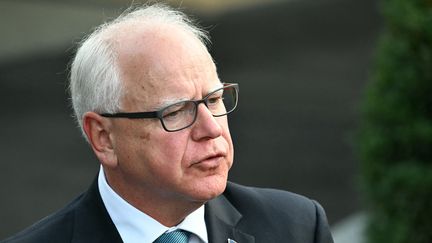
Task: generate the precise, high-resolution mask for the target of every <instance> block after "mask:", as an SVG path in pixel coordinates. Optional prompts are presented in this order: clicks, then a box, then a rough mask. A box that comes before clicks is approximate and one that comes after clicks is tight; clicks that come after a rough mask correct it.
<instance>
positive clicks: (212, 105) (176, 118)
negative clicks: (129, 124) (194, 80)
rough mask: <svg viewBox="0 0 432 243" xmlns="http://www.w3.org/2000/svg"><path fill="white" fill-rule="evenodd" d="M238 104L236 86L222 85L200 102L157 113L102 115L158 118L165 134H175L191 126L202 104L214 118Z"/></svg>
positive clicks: (177, 105) (106, 115)
mask: <svg viewBox="0 0 432 243" xmlns="http://www.w3.org/2000/svg"><path fill="white" fill-rule="evenodd" d="M237 102H238V84H234V83H224V84H223V87H222V88H219V89H217V90H215V91H213V92H211V93H209V94H207V95H206V96H205V97H204V98H203V99H201V100H185V101H180V102H177V103H174V104H171V105H169V106H167V107H164V108H162V109H160V110H158V111H149V112H120V113H103V114H100V115H101V116H103V117H110V118H129V119H143V118H158V119H159V120H160V121H161V123H162V126H163V128H164V129H165V130H166V131H167V132H175V131H179V130H182V129H185V128H187V127H190V126H192V124H193V123H194V122H195V121H196V118H197V110H198V105H199V104H201V103H204V104H205V106H206V107H207V108H208V109H209V111H210V112H211V113H212V115H213V116H214V117H220V116H224V115H227V114H229V113H231V112H232V111H234V110H235V108H236V107H237Z"/></svg>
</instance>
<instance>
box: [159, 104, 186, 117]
mask: <svg viewBox="0 0 432 243" xmlns="http://www.w3.org/2000/svg"><path fill="white" fill-rule="evenodd" d="M187 110H188V108H187V105H186V103H184V102H182V103H178V104H174V105H171V106H169V107H167V108H166V109H165V110H164V111H163V114H162V118H163V119H167V120H173V119H177V118H179V117H182V116H183V115H184V113H185V112H186V111H187Z"/></svg>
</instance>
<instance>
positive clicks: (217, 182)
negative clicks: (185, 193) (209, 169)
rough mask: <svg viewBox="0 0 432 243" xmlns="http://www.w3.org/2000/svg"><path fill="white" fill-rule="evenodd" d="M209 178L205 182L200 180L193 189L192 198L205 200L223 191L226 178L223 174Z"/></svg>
mask: <svg viewBox="0 0 432 243" xmlns="http://www.w3.org/2000/svg"><path fill="white" fill-rule="evenodd" d="M206 179H210V180H208V181H206V182H201V183H199V185H197V187H196V188H195V190H194V191H193V194H194V195H193V196H192V197H193V198H194V199H195V200H196V201H199V202H207V201H209V200H211V199H213V198H215V197H217V196H219V195H220V194H222V193H223V192H224V191H225V188H226V184H227V179H226V177H224V176H219V177H218V178H206Z"/></svg>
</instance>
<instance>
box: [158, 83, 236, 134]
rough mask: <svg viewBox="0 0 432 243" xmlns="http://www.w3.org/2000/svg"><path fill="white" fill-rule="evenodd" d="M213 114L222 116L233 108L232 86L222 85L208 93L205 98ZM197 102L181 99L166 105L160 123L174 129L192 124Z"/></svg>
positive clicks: (233, 90)
mask: <svg viewBox="0 0 432 243" xmlns="http://www.w3.org/2000/svg"><path fill="white" fill-rule="evenodd" d="M204 103H205V104H206V106H207V108H208V109H209V111H210V112H211V113H212V114H213V116H216V117H218V116H223V115H226V114H228V113H230V112H231V111H233V110H234V109H235V106H236V104H237V90H236V89H235V88H234V87H230V86H228V87H224V88H221V89H219V90H216V91H214V92H213V93H211V94H209V95H208V96H207V97H206V98H205V99H204ZM197 106H198V102H196V101H183V102H179V103H176V104H173V105H170V106H168V107H166V108H165V109H164V110H163V111H162V123H163V125H164V127H165V129H167V130H169V131H176V130H180V129H183V128H186V127H188V126H190V125H192V124H193V123H194V121H195V119H196V115H197Z"/></svg>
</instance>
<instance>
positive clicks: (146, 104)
mask: <svg viewBox="0 0 432 243" xmlns="http://www.w3.org/2000/svg"><path fill="white" fill-rule="evenodd" d="M125 36H126V37H124V38H121V40H120V41H119V43H121V44H120V45H117V47H116V48H117V51H118V53H119V56H118V60H119V64H120V69H121V78H122V80H123V81H124V82H125V96H124V99H123V102H122V111H124V112H136V111H153V110H158V109H160V108H162V107H164V106H166V105H169V104H172V103H174V102H176V101H180V100H195V99H201V98H202V97H204V96H205V95H207V94H208V93H209V92H211V91H213V90H215V89H217V88H219V87H221V86H222V85H221V83H220V81H219V79H218V76H217V73H216V67H215V65H214V63H213V61H212V58H211V56H210V55H209V54H208V52H207V50H206V48H205V47H204V46H203V45H202V44H201V43H200V42H199V41H198V40H197V39H195V38H194V37H192V36H191V35H190V34H188V33H184V32H182V31H180V30H178V29H176V28H173V27H161V28H159V29H158V30H157V31H155V30H153V31H152V33H151V34H150V35H149V33H148V32H147V33H146V32H145V31H144V32H143V31H140V30H136V29H133V30H132V29H131V31H130V32H128V35H125ZM197 113H198V114H197V120H196V121H195V123H194V124H193V125H192V126H191V127H189V128H186V129H183V130H180V131H177V132H167V131H165V130H164V129H163V127H162V125H161V123H160V121H159V120H158V119H112V120H111V121H112V133H111V137H112V139H113V141H114V146H113V147H114V150H115V154H116V156H117V159H118V168H117V169H116V173H118V175H121V176H120V178H121V180H122V185H120V187H123V188H124V189H123V190H134V192H132V191H129V192H126V193H129V194H131V193H140V194H141V195H146V196H147V197H150V198H154V199H155V200H160V199H162V200H171V201H178V200H181V201H184V200H187V201H194V202H204V201H207V200H209V199H211V198H214V197H215V196H217V195H219V194H220V193H222V192H223V190H224V189H225V186H226V180H227V175H228V170H229V169H230V168H231V165H232V163H233V145H232V141H231V136H230V132H229V129H228V122H227V117H226V116H223V117H217V118H216V117H213V116H212V115H211V113H210V112H209V110H208V109H207V108H206V107H205V105H204V104H201V105H199V107H198V111H197ZM117 178H119V177H117ZM127 187H128V189H126V188H127ZM121 193H122V192H120V194H121ZM123 193H124V192H123Z"/></svg>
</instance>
